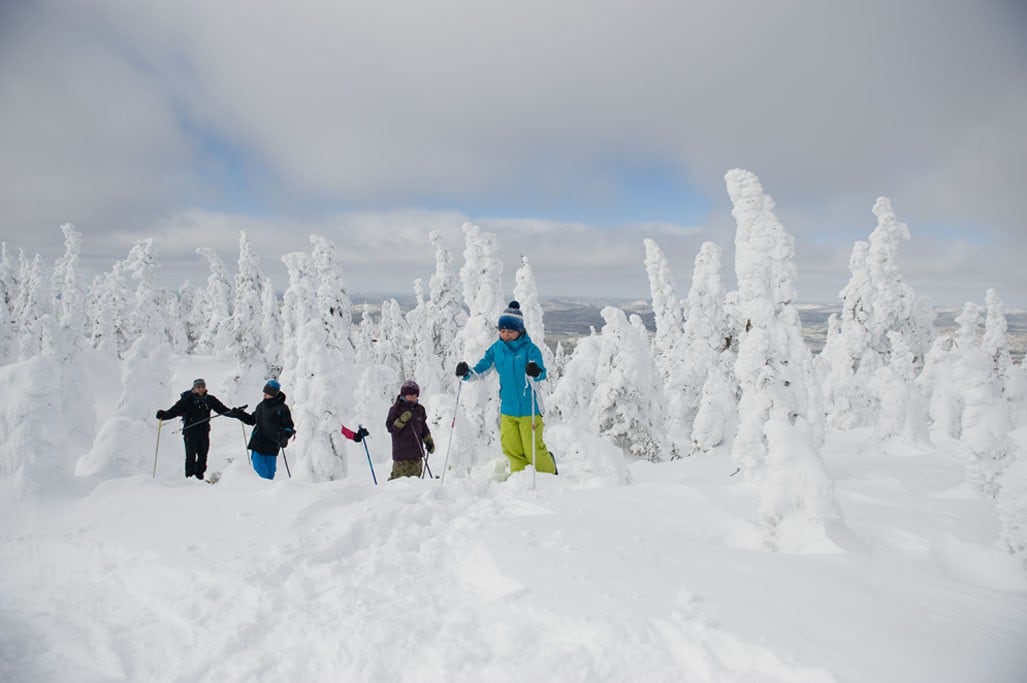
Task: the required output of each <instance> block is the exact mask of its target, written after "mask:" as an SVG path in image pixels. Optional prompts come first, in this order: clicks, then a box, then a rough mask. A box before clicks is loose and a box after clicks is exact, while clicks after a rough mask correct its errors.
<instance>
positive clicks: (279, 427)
mask: <svg viewBox="0 0 1027 683" xmlns="http://www.w3.org/2000/svg"><path fill="white" fill-rule="evenodd" d="M239 419H240V420H242V421H243V422H245V423H246V424H248V425H254V427H253V433H252V434H251V435H250V442H249V444H247V446H246V447H247V448H249V449H250V462H251V463H252V464H253V469H254V471H256V473H257V474H259V475H260V476H261V477H263V478H264V479H274V478H275V471H276V470H277V469H278V451H279V450H281V449H282V448H285V446H286V445H288V443H289V439H291V438H293V436H295V434H296V429H295V426H294V425H293V423H292V413H291V412H290V411H289V406H287V405H286V404H285V392H284V391H282V386H281V385H280V384H279V383H278V380H274V379H271V380H268V382H267V384H265V385H264V400H263V401H261V402H260V403H259V404H258V405H257V407H256V408H254V410H253V414H249V413H246V412H242V413H241V414H240V415H239Z"/></svg>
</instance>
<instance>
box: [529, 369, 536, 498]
mask: <svg viewBox="0 0 1027 683" xmlns="http://www.w3.org/2000/svg"><path fill="white" fill-rule="evenodd" d="M528 388H529V389H531V488H535V477H536V475H537V474H538V463H537V462H535V387H533V386H531V380H530V379H529V380H528Z"/></svg>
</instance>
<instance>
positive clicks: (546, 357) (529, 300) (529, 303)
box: [514, 256, 560, 387]
mask: <svg viewBox="0 0 1027 683" xmlns="http://www.w3.org/2000/svg"><path fill="white" fill-rule="evenodd" d="M514 281H515V284H514V299H516V300H517V301H518V302H519V303H520V305H521V313H523V314H524V329H525V330H527V332H528V336H529V337H531V341H533V342H535V345H536V346H538V347H539V350H540V351H541V352H542V362H543V363H545V366H546V379H547V380H548V381H546V382H544V383H543V385H542V386H543V387H545V386H547V385H548V386H552V385H553V384H555V381H556V380H558V379H559V377H560V376H559V375H557V374H555V373H556V367H555V363H554V362H553V352H552V350H551V349H550V348H549V346H548V345H547V344H546V327H545V323H544V321H543V316H544V313H543V311H542V302H541V301H539V296H538V283H536V281H535V271H534V270H533V269H532V267H531V264H530V263H528V257H527V256H522V257H521V267H520V268H518V269H517V273H516V274H515V275H514Z"/></svg>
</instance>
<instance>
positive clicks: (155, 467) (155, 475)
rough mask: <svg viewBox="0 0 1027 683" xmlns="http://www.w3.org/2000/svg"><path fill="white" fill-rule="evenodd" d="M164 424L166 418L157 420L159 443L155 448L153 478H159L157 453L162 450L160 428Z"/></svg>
mask: <svg viewBox="0 0 1027 683" xmlns="http://www.w3.org/2000/svg"><path fill="white" fill-rule="evenodd" d="M163 425H164V420H158V421H157V445H156V446H155V447H154V449H153V478H154V479H156V478H157V453H158V452H159V451H160V428H161V427H162V426H163Z"/></svg>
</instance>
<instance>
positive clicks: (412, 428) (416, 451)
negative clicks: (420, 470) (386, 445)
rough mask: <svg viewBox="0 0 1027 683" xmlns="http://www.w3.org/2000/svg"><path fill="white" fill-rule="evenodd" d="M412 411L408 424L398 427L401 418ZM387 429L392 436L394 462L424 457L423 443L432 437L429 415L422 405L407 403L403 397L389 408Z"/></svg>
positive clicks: (386, 421) (386, 422)
mask: <svg viewBox="0 0 1027 683" xmlns="http://www.w3.org/2000/svg"><path fill="white" fill-rule="evenodd" d="M408 410H409V411H410V412H411V413H412V416H411V418H410V420H408V421H407V422H405V423H403V424H401V425H399V426H397V424H396V423H397V421H398V420H399V416H400V415H402V414H403V413H405V412H406V411H408ZM385 428H386V429H388V430H389V434H392V459H393V460H419V459H420V458H421V455H422V448H424V446H423V445H422V443H421V442H422V441H424V439H425V438H426V437H428V436H430V435H431V430H429V429H428V413H427V412H426V411H425V410H424V406H422V405H421V404H420V403H407V402H406V401H404V400H403V397H402V396H397V397H396V402H395V403H393V404H392V407H391V408H389V416H388V417H386V418H385Z"/></svg>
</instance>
